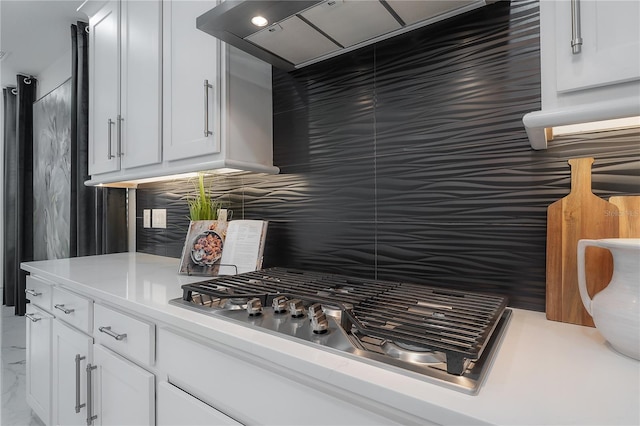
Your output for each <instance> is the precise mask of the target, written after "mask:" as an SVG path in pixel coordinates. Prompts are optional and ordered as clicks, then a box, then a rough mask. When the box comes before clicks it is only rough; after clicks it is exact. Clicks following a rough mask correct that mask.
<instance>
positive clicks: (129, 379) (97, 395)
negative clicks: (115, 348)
mask: <svg viewBox="0 0 640 426" xmlns="http://www.w3.org/2000/svg"><path fill="white" fill-rule="evenodd" d="M93 359H94V364H95V366H96V367H97V368H96V369H95V370H93V372H92V382H93V383H92V389H93V401H94V408H93V414H95V415H96V419H95V420H94V423H93V424H94V425H103V426H104V425H113V426H124V425H153V424H155V376H154V375H153V374H151V373H149V372H148V371H146V370H143V369H142V368H140V367H138V366H137V365H135V364H133V363H131V362H129V361H127V360H126V359H124V358H122V357H120V356H119V355H116V354H115V353H113V352H111V351H109V350H108V349H106V348H104V347H102V346H101V345H95V346H94V347H93Z"/></svg>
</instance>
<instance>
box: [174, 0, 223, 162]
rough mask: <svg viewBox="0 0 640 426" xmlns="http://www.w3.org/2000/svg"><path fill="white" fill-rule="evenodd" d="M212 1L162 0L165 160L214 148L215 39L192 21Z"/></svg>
mask: <svg viewBox="0 0 640 426" xmlns="http://www.w3.org/2000/svg"><path fill="white" fill-rule="evenodd" d="M216 3H217V2H215V1H213V2H209V1H206V2H203V1H165V2H164V13H163V14H164V27H163V28H164V46H163V54H164V62H163V67H164V90H163V105H164V112H163V114H164V117H163V118H164V130H163V133H164V158H165V160H178V159H182V158H189V157H195V156H200V155H204V154H212V153H217V152H220V99H221V98H220V95H221V90H220V88H221V87H220V84H221V77H220V61H219V56H220V55H219V49H220V41H219V40H218V39H216V38H214V37H211V36H210V35H209V34H206V33H205V32H203V31H200V30H198V29H197V28H196V25H195V21H196V18H197V17H198V16H200V15H202V14H203V13H205V12H207V11H209V10H210V9H211V8H213V7H214V6H215V5H216ZM205 82H206V83H208V84H209V85H211V87H207V86H206V85H205V84H206V83H205ZM206 130H208V133H206V134H205V131H206Z"/></svg>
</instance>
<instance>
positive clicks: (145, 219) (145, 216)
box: [142, 209, 151, 228]
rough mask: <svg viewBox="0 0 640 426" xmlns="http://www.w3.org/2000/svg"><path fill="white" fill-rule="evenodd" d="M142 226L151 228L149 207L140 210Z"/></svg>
mask: <svg viewBox="0 0 640 426" xmlns="http://www.w3.org/2000/svg"><path fill="white" fill-rule="evenodd" d="M142 227H143V228H151V209H144V210H142Z"/></svg>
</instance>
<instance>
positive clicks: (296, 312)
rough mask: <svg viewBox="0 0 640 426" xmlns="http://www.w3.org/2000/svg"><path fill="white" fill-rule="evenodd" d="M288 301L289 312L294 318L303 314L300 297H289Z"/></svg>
mask: <svg viewBox="0 0 640 426" xmlns="http://www.w3.org/2000/svg"><path fill="white" fill-rule="evenodd" d="M288 303H289V313H290V314H291V316H292V317H294V318H300V317H303V316H304V304H303V303H302V300H300V299H291V300H289V301H288Z"/></svg>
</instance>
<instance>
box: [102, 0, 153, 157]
mask: <svg viewBox="0 0 640 426" xmlns="http://www.w3.org/2000/svg"><path fill="white" fill-rule="evenodd" d="M120 22H121V47H122V66H121V75H122V82H121V88H120V90H121V103H120V110H121V118H120V125H121V132H122V135H121V137H122V152H121V155H122V167H123V168H131V167H139V166H144V165H148V164H156V163H159V162H160V161H161V160H162V150H161V147H162V145H161V126H160V122H161V113H162V109H161V106H162V105H161V90H162V74H161V72H162V65H161V60H162V56H161V51H160V50H161V46H162V35H161V34H162V30H161V25H162V3H161V1H159V0H152V1H149V0H146V1H133V0H131V1H123V2H122V3H121V20H120ZM96 84H98V85H101V84H102V83H101V81H100V80H97V81H96Z"/></svg>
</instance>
